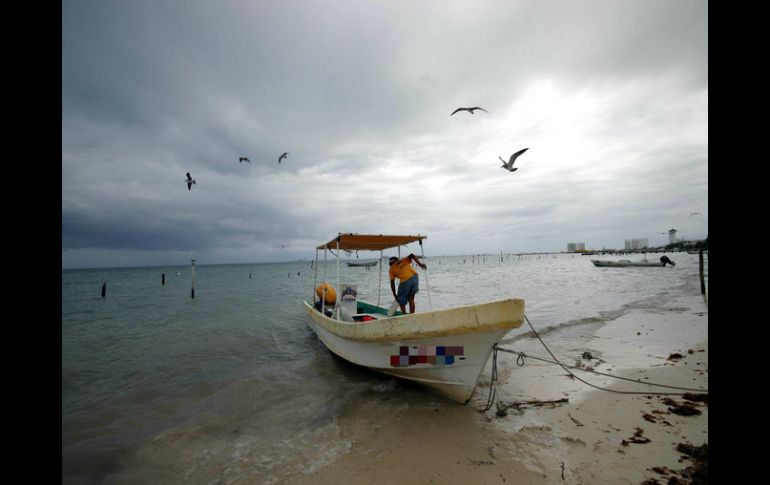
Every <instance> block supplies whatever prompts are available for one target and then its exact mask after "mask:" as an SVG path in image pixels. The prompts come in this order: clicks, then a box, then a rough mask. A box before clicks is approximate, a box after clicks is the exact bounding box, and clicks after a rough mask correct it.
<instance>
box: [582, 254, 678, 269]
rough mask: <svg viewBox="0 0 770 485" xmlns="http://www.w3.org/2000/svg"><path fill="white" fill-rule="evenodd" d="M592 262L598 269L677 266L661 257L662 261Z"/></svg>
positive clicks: (623, 260) (622, 260) (624, 260)
mask: <svg viewBox="0 0 770 485" xmlns="http://www.w3.org/2000/svg"><path fill="white" fill-rule="evenodd" d="M591 262H592V263H593V264H594V266H598V267H611V268H626V267H630V266H634V267H642V268H647V267H664V266H666V265H667V264H670V265H671V266H676V263H675V262H673V261H671V260H670V259H669V258H668V256H661V257H660V261H647V260H646V259H645V260H642V261H631V260H629V259H621V260H618V261H606V260H601V259H592V260H591Z"/></svg>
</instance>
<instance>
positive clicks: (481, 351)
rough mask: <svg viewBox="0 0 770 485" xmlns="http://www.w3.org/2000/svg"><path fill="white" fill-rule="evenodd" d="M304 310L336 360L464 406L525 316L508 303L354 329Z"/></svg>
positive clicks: (519, 303)
mask: <svg viewBox="0 0 770 485" xmlns="http://www.w3.org/2000/svg"><path fill="white" fill-rule="evenodd" d="M304 304H305V309H306V312H307V313H308V316H309V317H310V318H309V325H310V327H311V328H312V329H313V331H315V333H316V334H317V335H318V338H319V339H320V340H321V341H322V342H323V343H324V345H326V347H327V348H329V350H331V351H332V352H334V353H335V354H337V355H338V356H340V357H342V358H343V359H345V360H347V361H349V362H352V363H354V364H357V365H362V366H365V367H368V368H370V369H372V370H375V371H378V372H382V373H384V374H388V375H392V376H396V377H400V378H404V379H409V380H412V381H415V382H418V383H421V384H424V385H426V386H428V387H430V388H432V389H434V390H436V391H438V392H439V393H441V394H443V395H445V396H447V397H449V398H451V399H454V400H456V401H459V402H462V403H465V402H468V400H470V398H471V396H472V395H473V392H474V390H475V388H476V385H477V383H478V380H479V377H480V376H481V373H482V371H483V370H484V367H485V366H486V364H487V361H488V360H489V357H490V355H491V353H492V348H493V346H494V345H495V344H496V343H497V342H498V341H500V339H502V338H503V337H504V336H505V335H506V333H508V331H510V330H511V329H513V328H517V327H519V326H521V324H522V323H523V315H524V301H523V300H521V299H509V300H500V301H497V302H490V303H485V304H480V305H468V306H462V307H455V308H450V309H446V310H438V311H432V312H423V313H415V314H409V315H402V316H397V317H390V318H388V317H385V316H384V315H382V316H380V317H381V318H379V319H378V320H374V321H371V322H363V323H355V322H343V321H339V320H335V319H333V318H329V317H327V316H324V315H322V314H321V313H320V312H318V311H317V310H314V309H313V308H312V307H311V306H310V305H309V304H308V303H307V302H304Z"/></svg>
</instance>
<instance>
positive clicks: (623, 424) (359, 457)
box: [281, 294, 708, 485]
mask: <svg viewBox="0 0 770 485" xmlns="http://www.w3.org/2000/svg"><path fill="white" fill-rule="evenodd" d="M532 324H533V325H534V326H535V328H537V322H532ZM525 325H527V324H526V323H525ZM557 332H558V335H555V333H557ZM542 338H543V341H544V342H545V344H546V345H547V346H548V347H549V348H550V350H551V351H552V352H553V353H554V354H555V355H556V356H557V357H558V358H559V359H560V361H561V362H562V363H563V364H564V365H567V366H575V367H581V368H589V369H593V370H595V371H597V372H602V373H606V374H611V375H613V376H620V377H625V378H628V379H633V380H638V381H639V382H629V381H625V380H619V379H615V378H613V377H608V376H602V375H597V374H594V373H591V372H586V371H584V370H580V369H570V371H571V372H572V373H573V374H574V375H575V376H577V377H579V378H580V379H583V380H585V381H586V382H588V383H590V384H592V385H593V386H597V387H601V388H603V389H597V388H595V387H591V386H590V385H588V384H586V383H583V382H580V380H578V379H576V378H574V377H572V376H570V375H569V374H568V372H567V371H565V369H563V368H562V367H560V366H558V365H554V364H552V363H548V362H543V361H540V360H536V359H534V358H524V361H523V365H519V364H520V363H522V362H521V359H518V357H519V356H518V355H517V354H513V353H507V352H498V374H499V384H498V388H497V392H498V396H499V403H498V404H499V406H498V405H494V406H492V408H491V409H489V410H488V411H486V412H484V411H483V408H484V407H485V405H486V404H487V401H488V396H489V375H487V374H485V375H483V376H482V382H481V383H480V385H479V387H478V389H477V391H476V393H475V395H474V398H473V399H472V401H471V402H469V403H468V404H467V405H459V404H453V403H451V402H448V401H446V400H444V399H441V398H439V397H436V399H435V401H431V402H427V403H425V404H420V405H413V404H412V405H410V404H406V403H405V404H404V405H403V406H401V407H400V408H398V411H395V412H393V411H391V412H389V413H383V412H379V411H382V410H380V409H378V408H377V406H376V405H374V406H372V407H368V408H366V409H364V408H357V409H346V410H345V411H344V413H343V417H342V418H341V420H340V423H339V429H340V431H339V432H340V435H341V437H342V438H345V439H346V440H347V441H348V442H349V443H350V447H349V449H348V450H344V451H343V452H341V453H337V454H336V455H335V456H334V457H332V458H330V459H329V460H328V463H324V464H321V465H319V466H316V467H314V469H313V470H310V471H309V472H308V473H305V474H299V475H294V476H291V477H289V478H288V479H286V480H284V481H282V482H281V483H285V484H311V483H312V484H337V483H356V484H385V483H404V484H427V483H445V484H446V483H450V484H451V483H457V484H465V483H474V484H498V483H517V484H525V485H528V484H532V485H534V484H561V483H573V484H586V485H587V484H625V483H628V484H642V483H644V484H646V485H651V484H654V483H669V481H671V483H707V459H706V463H705V467H706V468H705V470H704V468H703V463H702V462H697V461H696V459H695V458H694V457H693V456H695V457H697V456H699V455H698V454H699V453H701V452H703V451H707V444H708V400H707V392H704V391H698V390H701V389H702V390H707V389H708V304H707V300H706V298H704V297H703V296H702V295H699V294H694V295H690V296H684V297H679V298H676V299H672V300H670V301H668V302H667V304H666V305H665V306H663V307H662V308H661V306H660V305H649V306H645V305H644V303H641V304H638V305H635V306H634V307H632V308H629V309H628V311H626V312H624V313H622V314H620V315H619V316H618V317H617V318H615V319H614V320H612V321H610V322H606V323H605V322H595V323H592V322H585V323H581V324H580V325H575V326H571V327H568V328H565V329H559V330H556V331H554V332H551V333H549V332H545V333H544V334H543V335H542ZM502 347H503V348H506V349H509V350H512V351H515V352H523V353H524V354H526V355H527V356H532V357H541V358H548V359H550V356H549V355H548V353H547V351H546V350H545V348H543V345H542V344H541V343H540V341H539V340H538V339H536V338H529V339H523V340H521V339H520V340H517V341H514V342H510V343H506V344H503V345H502ZM586 352H587V353H588V354H590V357H591V358H588V357H589V355H588V354H586ZM517 359H518V360H519V363H517ZM488 368H489V366H488ZM643 383H655V384H664V385H668V386H675V387H681V388H687V390H681V389H672V388H665V387H657V386H650V385H645V384H643ZM613 391H614V392H613ZM624 392H641V393H642V394H630V393H629V394H626V393H624ZM655 393H677V394H685V393H687V394H688V395H687V396H682V395H661V394H655ZM704 396H705V400H703V397H704ZM686 398H689V399H686ZM383 399H387V397H383ZM548 401H554V402H551V403H548ZM524 403H529V404H524ZM390 409H392V407H391V408H390ZM704 445H705V446H704ZM704 471H705V473H706V482H702V481H701V482H699V481H698V479H699V476H702V475H703V473H704ZM699 474H700V475H699ZM677 480H678V481H677Z"/></svg>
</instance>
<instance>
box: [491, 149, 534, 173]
mask: <svg viewBox="0 0 770 485" xmlns="http://www.w3.org/2000/svg"><path fill="white" fill-rule="evenodd" d="M527 150H529V148H525V149H523V150H519V151H518V152H516V153H514V154H513V155H511V158H510V160H508V161H507V162H506V161H505V160H503V157H500V156H498V157H497V158H499V159H500V161H502V162H503V166H502V168H504V169H506V170H508V171H509V172H515V171H516V170H518V168H517V167H514V166H513V162H515V161H516V159H517V158H519V155H521V154H522V153H524V152H526V151H527Z"/></svg>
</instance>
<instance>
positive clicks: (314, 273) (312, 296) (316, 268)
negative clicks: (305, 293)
mask: <svg viewBox="0 0 770 485" xmlns="http://www.w3.org/2000/svg"><path fill="white" fill-rule="evenodd" d="M316 288H318V248H315V271H314V272H313V290H312V291H311V297H310V302H311V303H312V302H313V300H314V299H315V289H316Z"/></svg>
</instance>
